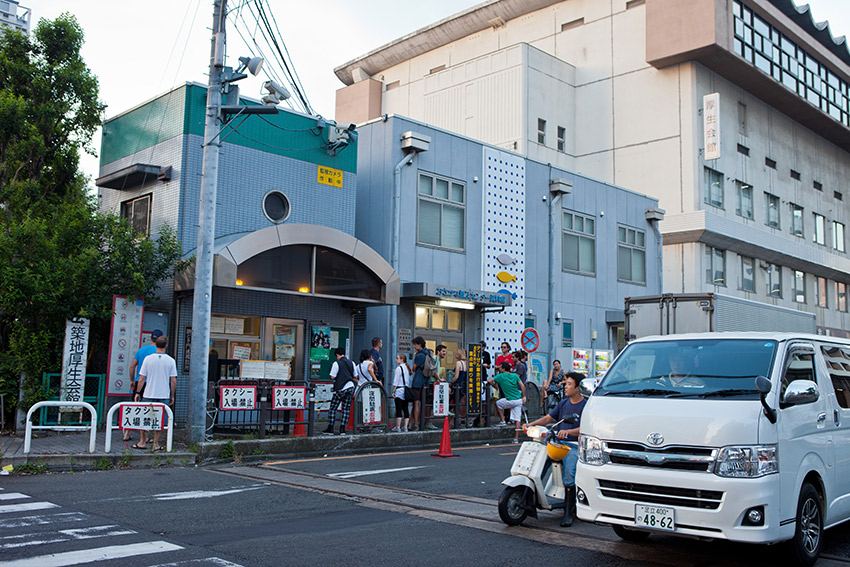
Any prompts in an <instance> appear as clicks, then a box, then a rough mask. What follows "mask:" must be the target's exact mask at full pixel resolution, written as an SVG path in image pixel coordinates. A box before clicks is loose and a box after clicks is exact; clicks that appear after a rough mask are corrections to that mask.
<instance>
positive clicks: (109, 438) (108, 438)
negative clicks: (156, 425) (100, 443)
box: [103, 402, 174, 453]
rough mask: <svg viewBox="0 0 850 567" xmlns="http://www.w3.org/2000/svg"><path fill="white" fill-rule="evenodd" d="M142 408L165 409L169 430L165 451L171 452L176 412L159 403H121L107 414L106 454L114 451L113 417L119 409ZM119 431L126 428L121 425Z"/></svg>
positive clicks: (104, 448)
mask: <svg viewBox="0 0 850 567" xmlns="http://www.w3.org/2000/svg"><path fill="white" fill-rule="evenodd" d="M140 406H141V407H162V408H163V409H164V411H165V413H166V415H168V425H166V426H165V427H166V429H167V430H168V433H166V437H165V451H166V452H167V453H170V452H171V446H172V441H173V440H174V412H173V411H171V408H170V407H168V406H167V405H166V404H161V403H158V402H121V403H118V404H115V405H114V406H112V407H111V408H109V412H107V414H106V444H105V445H104V447H103V450H104V452H106V453H109V452H110V451H111V450H112V429H113V425H112V416H113V415H115V412H116V411H117V410H118V408H122V407H140ZM118 429H124V427H123V426H122V425H119V426H118ZM128 429H132V428H128ZM148 431H150V430H148ZM151 433H153V431H151Z"/></svg>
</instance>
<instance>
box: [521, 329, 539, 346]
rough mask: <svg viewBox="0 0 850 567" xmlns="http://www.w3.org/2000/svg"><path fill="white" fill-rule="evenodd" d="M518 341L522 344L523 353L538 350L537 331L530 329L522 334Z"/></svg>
mask: <svg viewBox="0 0 850 567" xmlns="http://www.w3.org/2000/svg"><path fill="white" fill-rule="evenodd" d="M519 340H520V343H521V344H522V350H524V351H525V352H534V351H536V350H537V349H538V348H540V335H538V334H537V330H535V329H533V328H531V327H529V328H527V329H525V330H524V331H523V332H522V335H520V339H519Z"/></svg>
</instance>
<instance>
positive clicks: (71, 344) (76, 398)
mask: <svg viewBox="0 0 850 567" xmlns="http://www.w3.org/2000/svg"><path fill="white" fill-rule="evenodd" d="M88 350H89V320H88V319H70V320H68V321H67V322H66V323H65V351H64V353H63V355H62V382H61V386H60V388H59V399H60V400H62V401H63V402H81V401H83V396H84V392H85V387H86V362H87V359H88ZM74 409H76V408H74Z"/></svg>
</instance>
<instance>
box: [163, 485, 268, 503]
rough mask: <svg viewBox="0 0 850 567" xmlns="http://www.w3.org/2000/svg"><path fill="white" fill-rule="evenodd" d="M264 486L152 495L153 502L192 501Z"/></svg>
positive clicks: (263, 486)
mask: <svg viewBox="0 0 850 567" xmlns="http://www.w3.org/2000/svg"><path fill="white" fill-rule="evenodd" d="M265 487H266V485H257V486H246V487H243V488H231V489H227V490H189V491H187V492H169V493H165V494H154V495H153V499H154V500H192V499H195V498H215V497H217V496H225V495H227V494H238V493H240V492H247V491H249V490H257V489H260V488H265Z"/></svg>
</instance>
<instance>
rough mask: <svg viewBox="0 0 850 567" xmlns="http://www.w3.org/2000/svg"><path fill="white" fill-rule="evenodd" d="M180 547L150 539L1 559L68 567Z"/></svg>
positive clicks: (24, 566) (5, 564)
mask: <svg viewBox="0 0 850 567" xmlns="http://www.w3.org/2000/svg"><path fill="white" fill-rule="evenodd" d="M178 549H183V548H182V547H180V546H179V545H174V544H173V543H168V542H167V541H150V542H146V543H133V544H130V545H111V546H109V547H96V548H94V549H81V550H79V551H65V552H62V553H51V554H49V555H39V556H38V557H27V558H25V559H13V560H11V561H0V567H67V566H69V565H78V564H80V563H89V562H92V561H106V560H109V559H120V558H122V557H134V556H136V555H149V554H151V553H163V552H166V551H177V550H178Z"/></svg>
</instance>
